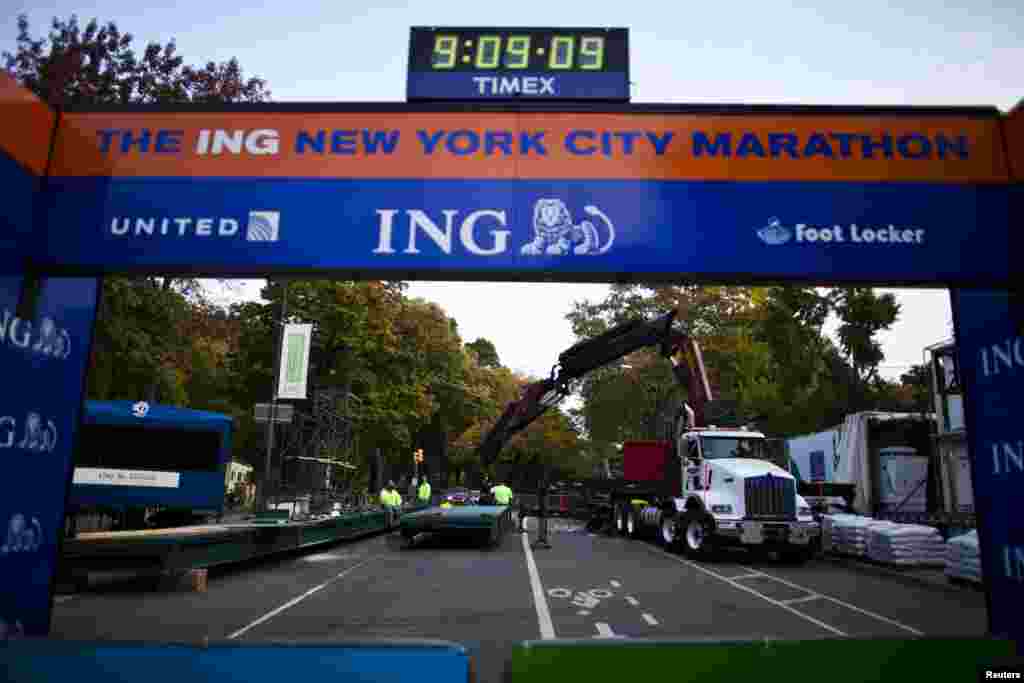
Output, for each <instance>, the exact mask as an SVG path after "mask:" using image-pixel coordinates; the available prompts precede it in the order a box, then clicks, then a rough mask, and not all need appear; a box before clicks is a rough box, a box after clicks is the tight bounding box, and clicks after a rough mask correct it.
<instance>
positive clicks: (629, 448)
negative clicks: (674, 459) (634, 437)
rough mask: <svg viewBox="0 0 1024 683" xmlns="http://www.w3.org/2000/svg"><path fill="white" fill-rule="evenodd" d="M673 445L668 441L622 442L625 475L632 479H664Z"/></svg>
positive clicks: (626, 477)
mask: <svg viewBox="0 0 1024 683" xmlns="http://www.w3.org/2000/svg"><path fill="white" fill-rule="evenodd" d="M671 451H672V445H671V444H670V443H669V442H668V441H627V442H626V443H624V444H622V459H623V472H622V474H623V476H624V478H625V479H628V480H630V481H663V480H664V479H665V466H666V464H667V463H668V460H669V455H670V454H671Z"/></svg>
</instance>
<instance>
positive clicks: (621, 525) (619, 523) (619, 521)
mask: <svg viewBox="0 0 1024 683" xmlns="http://www.w3.org/2000/svg"><path fill="white" fill-rule="evenodd" d="M615 533H617V534H619V535H620V536H625V535H626V510H625V508H624V507H623V506H622V505H616V506H615Z"/></svg>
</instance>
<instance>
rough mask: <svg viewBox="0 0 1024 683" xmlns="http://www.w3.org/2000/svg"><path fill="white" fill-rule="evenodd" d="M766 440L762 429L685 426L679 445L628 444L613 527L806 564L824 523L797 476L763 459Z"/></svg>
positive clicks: (695, 550)
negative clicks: (769, 553) (767, 553)
mask: <svg viewBox="0 0 1024 683" xmlns="http://www.w3.org/2000/svg"><path fill="white" fill-rule="evenodd" d="M764 445H765V436H764V434H761V433H760V432H755V431H749V430H744V429H737V430H731V429H719V428H716V427H704V428H700V427H696V428H686V429H685V430H684V431H683V432H682V433H681V434H679V435H678V437H677V440H676V443H675V444H674V445H673V444H670V443H668V442H663V441H661V442H660V441H646V442H644V441H641V442H626V443H625V444H623V455H624V460H625V463H624V469H625V471H624V474H625V476H624V478H623V479H622V480H620V481H619V482H617V483H616V484H614V485H613V486H612V487H611V491H610V494H611V495H610V501H609V506H610V508H611V512H612V514H613V515H614V528H615V529H616V531H618V532H619V533H621V534H623V535H625V536H628V537H631V538H638V537H642V536H650V535H653V536H654V537H655V538H656V539H657V541H658V542H659V543H661V544H662V545H664V546H666V547H668V548H670V549H674V548H679V549H681V550H682V551H683V552H684V553H685V554H686V555H687V556H689V557H691V558H693V559H703V558H705V557H706V556H708V555H709V554H711V553H712V552H713V551H714V550H715V549H717V548H719V547H722V546H737V547H745V548H748V549H755V550H760V551H775V552H778V553H779V554H780V555H781V556H782V558H783V559H784V560H787V561H791V562H806V561H807V560H808V559H810V558H811V557H812V556H813V554H814V552H815V549H816V546H817V539H818V538H819V537H820V534H821V528H820V525H819V524H818V522H817V521H816V520H815V518H814V516H813V514H812V512H811V508H810V506H809V505H808V504H807V501H805V500H804V499H803V498H802V497H801V496H800V495H799V494H798V493H797V487H796V479H795V478H794V477H793V476H792V475H791V474H789V473H788V472H786V471H785V470H784V469H782V468H781V467H779V466H777V465H775V464H773V463H771V462H769V461H768V460H767V459H765V457H764ZM677 454H679V455H677ZM677 472H678V474H676V473H677Z"/></svg>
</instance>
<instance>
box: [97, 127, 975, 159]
mask: <svg viewBox="0 0 1024 683" xmlns="http://www.w3.org/2000/svg"><path fill="white" fill-rule="evenodd" d="M402 134H403V131H400V130H394V129H383V130H381V129H373V128H358V129H347V130H326V129H321V130H300V131H298V132H297V133H296V134H295V137H294V139H293V140H292V141H291V143H290V147H289V148H288V149H290V154H294V155H299V156H302V155H342V156H344V155H378V154H380V155H390V154H394V153H395V152H396V151H398V150H399V149H400V148H402V147H404V146H405V145H407V144H411V145H413V146H414V148H415V149H416V150H417V151H418V152H420V153H422V154H424V155H428V156H429V155H435V154H447V155H452V156H468V155H479V154H483V155H484V156H512V155H520V156H548V154H549V153H550V150H551V147H552V145H560V146H561V147H562V148H563V149H564V150H565V151H566V152H568V153H569V154H570V155H573V156H580V157H590V156H595V155H597V156H604V157H616V156H630V155H633V154H638V153H641V151H649V152H653V153H654V155H656V156H663V155H666V154H676V155H685V154H690V155H691V156H693V157H694V158H708V159H715V158H736V159H745V158H759V159H767V158H772V159H799V160H812V159H852V160H863V159H913V160H934V159H939V160H947V159H951V160H966V159H969V158H970V143H969V139H968V137H967V136H965V135H953V134H950V135H947V134H944V133H934V134H924V133H906V134H902V135H898V136H894V135H890V134H864V133H854V132H813V133H809V134H806V135H797V134H796V133H791V132H770V133H755V132H749V131H748V132H735V133H734V132H718V133H709V132H707V131H700V130H697V131H691V132H689V133H679V132H677V131H671V130H591V129H574V130H570V131H568V132H566V133H565V134H564V136H562V137H561V138H560V139H552V135H551V134H549V132H548V131H543V130H535V131H529V130H523V131H514V130H491V129H471V128H460V129H455V130H444V129H418V130H416V131H415V132H414V133H413V135H412V138H413V139H412V140H411V141H410V142H406V141H405V140H404V138H403V135H402ZM189 137H191V138H192V139H188V138H189ZM687 138H688V140H687ZM97 145H98V148H99V150H100V152H102V153H103V154H105V155H116V154H156V155H167V154H186V153H188V152H189V151H191V153H193V154H195V155H196V156H220V155H251V156H278V155H282V154H283V153H284V149H285V148H284V146H283V141H282V137H281V135H280V133H279V132H278V131H277V130H276V129H273V128H253V129H233V130H229V129H205V128H204V129H201V130H198V131H192V132H187V131H185V130H180V129H149V128H142V129H104V130H100V131H97Z"/></svg>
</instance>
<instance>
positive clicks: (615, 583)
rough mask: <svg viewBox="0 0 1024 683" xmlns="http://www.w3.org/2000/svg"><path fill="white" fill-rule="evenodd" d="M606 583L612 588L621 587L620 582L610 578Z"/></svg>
mask: <svg viewBox="0 0 1024 683" xmlns="http://www.w3.org/2000/svg"><path fill="white" fill-rule="evenodd" d="M608 583H610V584H611V585H612V588H622V584H621V583H619V582H618V581H616V580H615V579H612V580H611V581H609V582H608Z"/></svg>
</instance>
